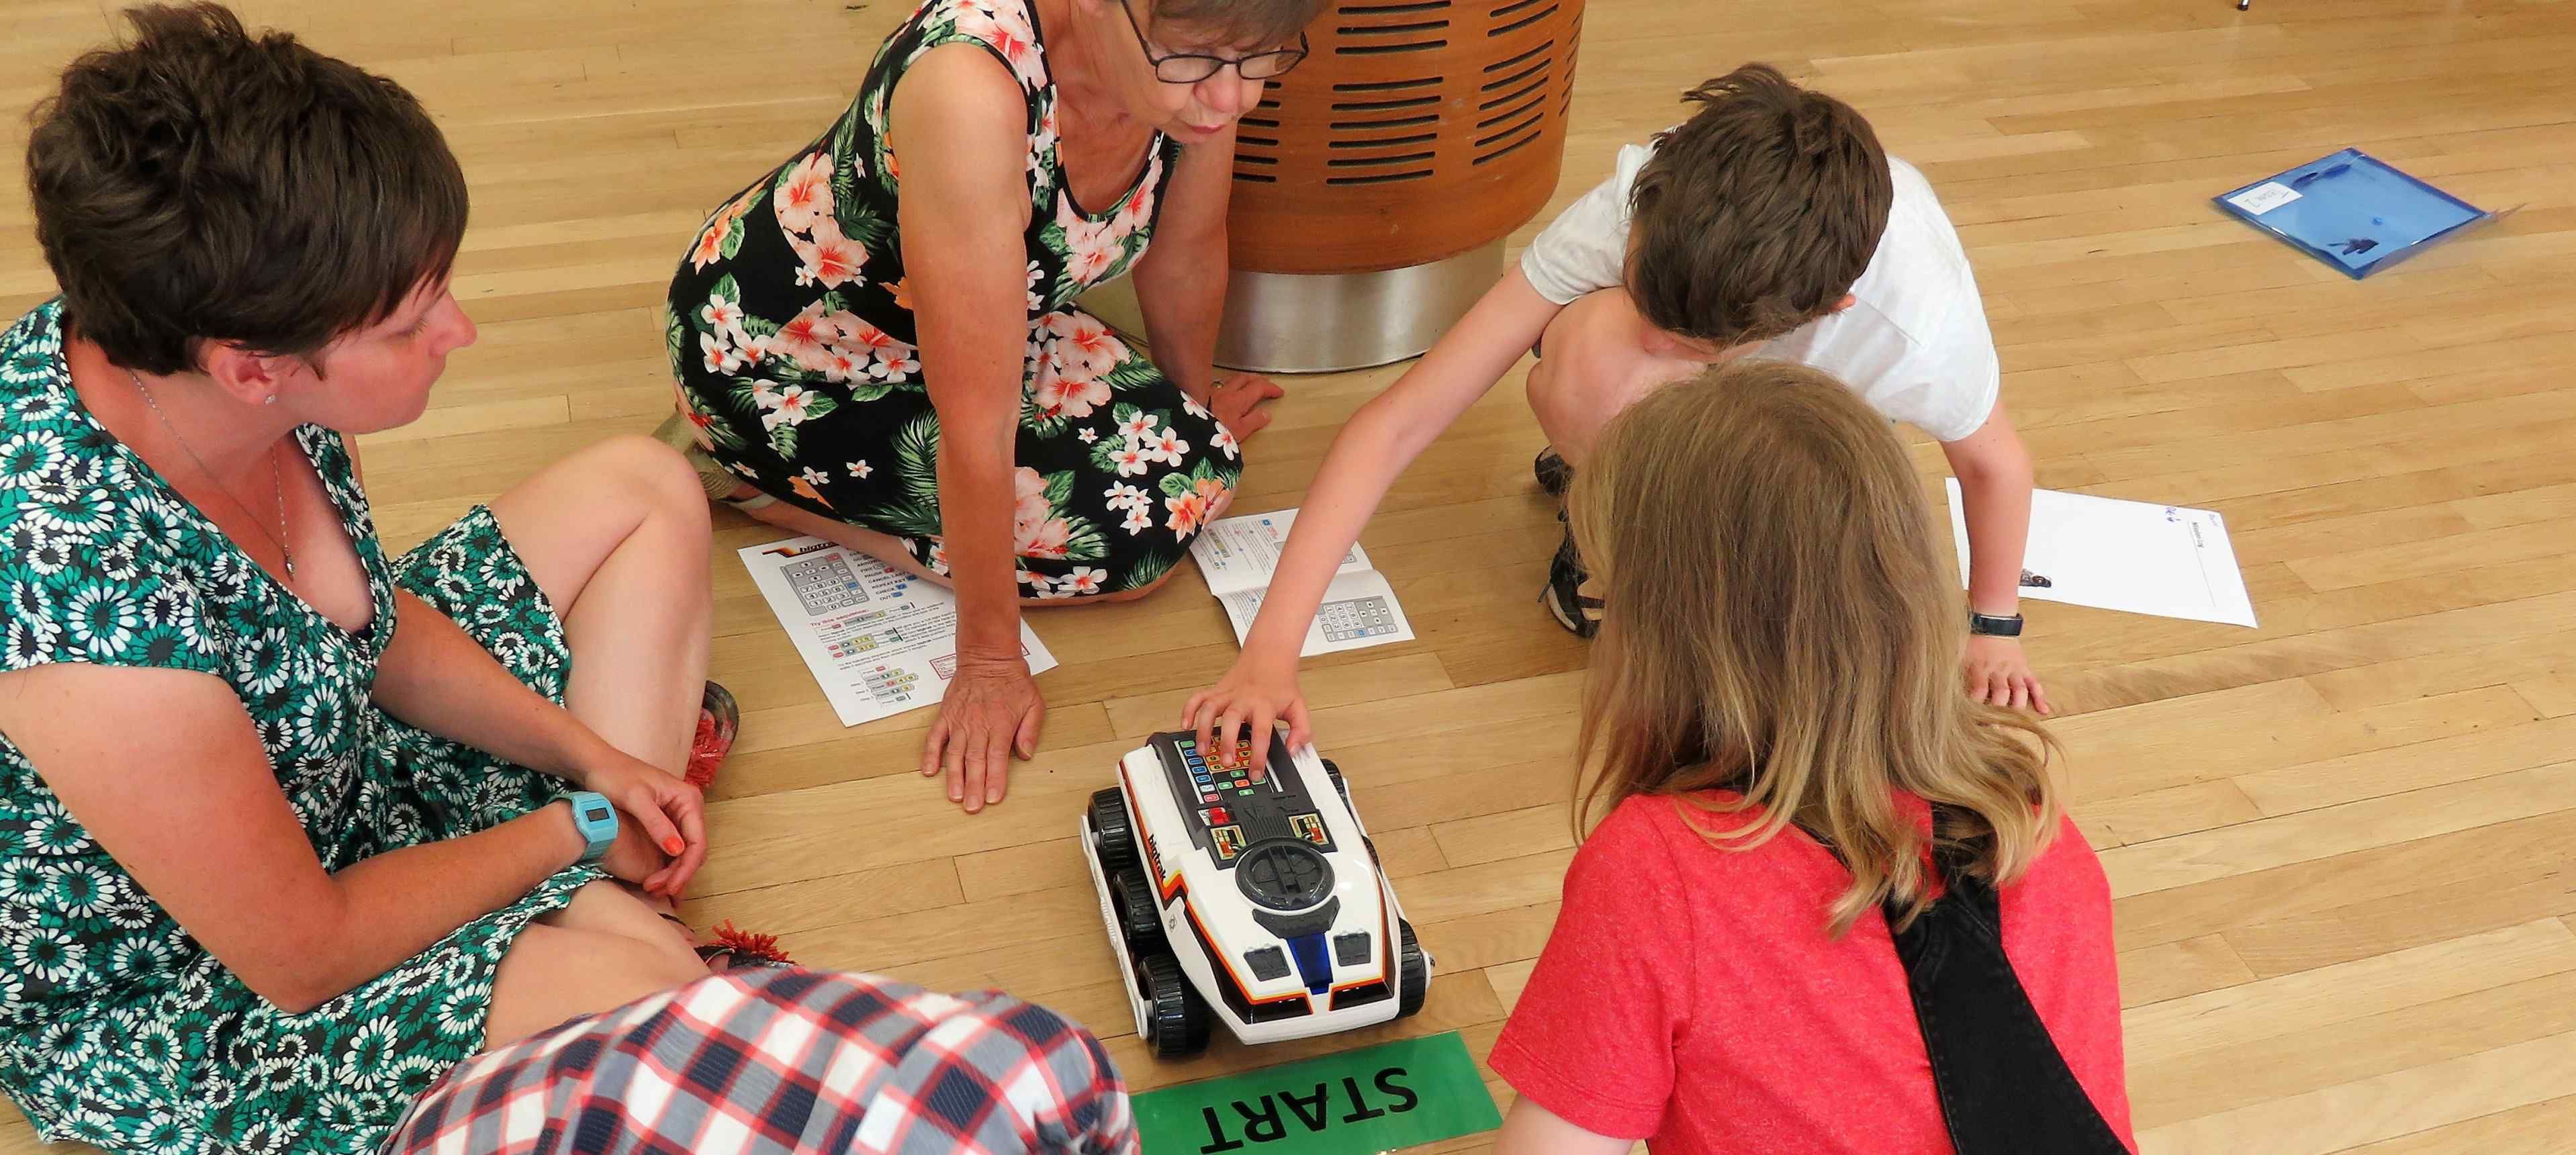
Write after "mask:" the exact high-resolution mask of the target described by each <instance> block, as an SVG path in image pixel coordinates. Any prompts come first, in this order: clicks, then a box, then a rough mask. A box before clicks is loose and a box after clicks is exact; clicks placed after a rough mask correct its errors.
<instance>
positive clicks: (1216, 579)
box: [1190, 509, 1413, 658]
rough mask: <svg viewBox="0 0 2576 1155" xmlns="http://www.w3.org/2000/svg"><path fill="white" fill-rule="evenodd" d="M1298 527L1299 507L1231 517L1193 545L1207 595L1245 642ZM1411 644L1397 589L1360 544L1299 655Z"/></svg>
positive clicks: (1345, 559)
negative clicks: (1373, 565)
mask: <svg viewBox="0 0 2576 1155" xmlns="http://www.w3.org/2000/svg"><path fill="white" fill-rule="evenodd" d="M1296 523H1297V511H1296V510H1293V509H1282V510H1278V511H1275V512H1271V513H1251V514H1245V515H1243V516H1241V517H1229V518H1226V519H1224V520H1221V521H1212V522H1209V523H1208V525H1207V528H1206V529H1205V530H1203V531H1201V532H1200V534H1199V536H1198V538H1197V539H1196V540H1194V541H1192V542H1191V543H1190V556H1191V557H1193V558H1195V559H1197V561H1198V563H1199V572H1200V573H1201V574H1202V575H1204V576H1205V577H1206V578H1207V583H1208V592H1210V593H1213V594H1215V595H1216V598H1217V601H1218V603H1219V604H1221V605H1223V606H1224V607H1225V616H1226V620H1227V621H1228V622H1230V623H1232V624H1233V626H1234V639H1235V641H1236V642H1238V643H1240V642H1241V641H1242V640H1243V639H1244V636H1245V635H1247V634H1250V633H1251V632H1252V622H1253V619H1254V617H1256V616H1257V615H1258V614H1259V613H1260V612H1261V601H1262V598H1263V597H1264V596H1265V595H1267V594H1268V593H1269V590H1270V579H1271V578H1272V576H1274V575H1275V574H1276V573H1277V572H1278V569H1279V555H1280V553H1281V552H1282V551H1284V550H1285V549H1286V548H1287V545H1288V532H1289V530H1290V529H1291V528H1292V527H1293V526H1295V525H1296ZM1411 640H1413V625H1412V623H1410V622H1408V621H1406V620H1405V617H1404V606H1403V604H1402V603H1400V602H1398V601H1396V599H1395V587H1393V586H1391V585H1388V584H1387V581H1386V576H1385V575H1384V574H1381V573H1379V572H1377V570H1375V569H1373V568H1371V567H1370V566H1369V559H1368V552H1367V551H1366V550H1363V549H1361V548H1360V547H1359V546H1358V545H1353V546H1351V549H1350V552H1349V553H1346V554H1344V555H1342V564H1341V566H1340V567H1339V568H1337V569H1335V570H1334V571H1333V580H1332V584H1331V585H1328V586H1326V587H1324V599H1323V602H1322V604H1321V605H1319V606H1318V607H1317V608H1316V611H1315V621H1314V623H1313V624H1312V625H1310V626H1308V627H1307V629H1306V642H1305V646H1304V648H1303V649H1302V650H1300V651H1299V652H1300V654H1301V655H1302V656H1305V657H1310V658H1311V657H1313V656H1315V655H1317V654H1325V653H1332V652H1334V651H1336V650H1357V649H1363V648H1365V647H1368V646H1383V645H1386V644H1388V643H1391V642H1407V641H1411Z"/></svg>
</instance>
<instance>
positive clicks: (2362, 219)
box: [2212, 148, 2495, 280]
mask: <svg viewBox="0 0 2576 1155" xmlns="http://www.w3.org/2000/svg"><path fill="white" fill-rule="evenodd" d="M2212 200H2213V201H2214V202H2215V203H2216V204H2217V205H2218V207H2219V208H2221V209H2224V210H2226V211H2227V212H2229V213H2232V214H2235V215H2236V216H2237V217H2240V218H2242V219H2243V220H2244V221H2245V223H2247V224H2250V225H2252V226H2254V227H2255V228H2258V229H2261V230H2263V231H2264V232H2267V233H2270V234H2272V235H2273V236H2276V237H2279V238H2281V239H2282V240H2284V241H2287V242H2289V243H2290V244H2292V245H2295V246H2297V247H2298V248H2299V249H2300V250H2301V251H2302V252H2305V253H2307V254H2308V255H2309V256H2312V257H2315V258H2316V259H2318V260H2320V261H2324V262H2325V263H2327V264H2329V265H2332V266H2334V267H2335V268H2336V269H2339V270H2341V271H2342V272H2343V274H2344V275H2345V276H2348V277H2352V278H2354V279H2356V280H2358V279H2360V278H2362V277H2367V276H2369V275H2370V274H2372V273H2375V272H2378V271H2379V270H2381V269H2384V268H2387V267H2388V266H2390V265H2393V264H2396V263H2397V262H2399V261H2402V260H2404V259H2406V258H2407V257H2410V256H2413V255H2415V254H2416V253H2419V252H2422V251H2423V250H2425V249H2427V248H2430V247H2431V246H2433V245H2434V244H2435V243H2437V242H2439V241H2441V240H2442V239H2444V238H2446V237H2450V236H2453V235H2456V234H2458V233H2459V232H2461V231H2462V230H2464V229H2467V228H2469V227H2470V226H2473V225H2476V224H2479V223H2481V222H2484V221H2487V220H2490V219H2492V218H2493V217H2494V215H2495V214H2493V213H2490V212H2488V211H2486V210H2485V209H2481V208H2479V207H2477V206H2476V205H2473V204H2470V203H2469V202H2467V201H2464V200H2461V199H2460V198H2458V197H2455V196H2452V195H2451V194H2449V193H2446V192H2443V191H2442V190H2440V189H2437V188H2434V187H2433V186H2431V185H2429V184H2426V183H2424V182H2423V181H2420V180H2417V179H2415V178H2414V177H2411V176H2408V175H2406V174H2405V173H2403V172H2400V171H2398V170H2397V169H2395V168H2392V167H2390V166H2389V165H2388V163H2387V162H2385V161H2382V160H2380V159H2379V158H2377V157H2374V156H2372V155H2370V154H2369V153H2366V152H2363V151H2361V150H2360V149H2355V148H2347V149H2345V150H2343V151H2342V152H2338V153H2335V154H2334V155H2332V156H2328V157H2324V158H2322V159H2319V160H2315V161H2311V162H2309V163H2307V164H2303V165H2300V166H2299V167H2297V168H2294V169H2291V170H2289V171H2287V172H2283V173H2280V174H2278V175H2275V176H2271V177H2267V178H2265V179H2263V180H2258V181H2255V182H2254V183H2252V184H2249V185H2246V186H2245V187H2243V188H2239V189H2235V190H2233V191H2230V192H2226V193H2222V194H2220V195H2218V196H2217V197H2214V198H2212Z"/></svg>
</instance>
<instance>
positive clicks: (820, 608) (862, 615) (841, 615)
mask: <svg viewBox="0 0 2576 1155" xmlns="http://www.w3.org/2000/svg"><path fill="white" fill-rule="evenodd" d="M742 564H743V568H745V569H748V570H750V571H751V580H752V582H753V583H754V584H756V585H758V586H759V587H760V595H761V596H762V597H764V598H767V599H769V609H770V612H771V613H774V614H777V615H778V624H779V625H782V626H785V627H786V628H787V638H788V640H789V641H792V642H794V643H796V652H797V653H798V654H801V655H803V656H804V658H805V667H806V668H807V669H809V670H812V671H813V672H814V680H815V681H817V682H820V683H822V684H823V697H824V698H826V699H828V700H829V701H830V702H831V703H832V710H833V712H834V713H837V714H839V715H840V716H841V724H842V725H844V726H856V725H858V724H859V723H861V722H873V721H875V720H877V719H879V718H884V717H889V716H892V715H895V714H900V713H903V712H904V711H906V710H910V709H913V708H915V707H918V706H927V705H930V704H931V703H933V702H936V701H938V700H940V699H941V698H943V697H946V696H947V695H948V680H949V679H950V678H953V677H955V676H956V675H957V595H955V594H952V593H950V592H948V591H947V590H945V589H942V588H940V587H939V586H937V585H934V584H932V583H930V582H926V581H923V580H921V579H920V578H917V577H914V576H912V575H911V574H908V573H905V572H903V571H901V570H898V569H896V568H894V567H893V566H890V565H887V564H886V563H884V562H881V561H878V560H877V559H875V558H872V557H869V556H868V555H866V554H863V553H859V552H858V551H856V550H852V549H848V548H846V547H843V546H838V545H834V544H832V543H830V542H828V541H825V540H823V539H822V538H819V537H799V538H792V539H789V540H787V541H780V542H772V543H770V544H768V545H755V546H748V547H745V548H744V549H743V550H742ZM1020 653H1021V654H1022V655H1023V656H1025V657H1027V658H1028V660H1029V672H1030V673H1032V674H1037V673H1043V672H1045V671H1047V670H1052V669H1054V668H1055V655H1053V654H1050V653H1048V652H1047V648H1046V645H1045V643H1043V642H1040V641H1038V636H1037V634H1036V632H1035V631H1032V630H1030V629H1029V624H1028V623H1027V622H1026V621H1022V622H1021V623H1020Z"/></svg>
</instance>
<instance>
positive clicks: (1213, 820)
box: [1207, 806, 1234, 826]
mask: <svg viewBox="0 0 2576 1155" xmlns="http://www.w3.org/2000/svg"><path fill="white" fill-rule="evenodd" d="M1207 821H1208V825H1210V826H1223V825H1225V824H1227V823H1229V822H1232V821H1234V816H1233V815H1231V814H1228V813H1226V812H1225V807H1222V806H1217V807H1211V808H1209V810H1208V811H1207Z"/></svg>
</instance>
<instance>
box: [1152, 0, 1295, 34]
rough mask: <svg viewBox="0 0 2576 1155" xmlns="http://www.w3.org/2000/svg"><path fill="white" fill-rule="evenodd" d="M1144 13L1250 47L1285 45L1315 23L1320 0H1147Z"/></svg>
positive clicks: (1157, 19)
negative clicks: (1232, 39) (1203, 29)
mask: <svg viewBox="0 0 2576 1155" xmlns="http://www.w3.org/2000/svg"><path fill="white" fill-rule="evenodd" d="M1113 2H1115V3H1125V2H1126V0H1113ZM1145 10H1146V11H1147V12H1148V13H1150V14H1151V15H1152V19H1153V21H1154V22H1157V23H1159V22H1161V21H1165V20H1169V21H1172V22H1173V23H1176V24H1188V25H1191V26H1193V27H1197V28H1205V29H1207V30H1209V31H1212V32H1216V33H1219V34H1221V35H1224V36H1227V37H1230V38H1235V39H1240V40H1242V41H1244V42H1246V43H1251V44H1285V43H1287V42H1288V41H1291V40H1294V39H1296V38H1297V34H1298V33H1300V32H1303V31H1305V30H1306V26H1307V25H1309V24H1312V23H1314V22H1315V17H1316V16H1318V15H1320V14H1321V13H1322V12H1323V11H1324V0H1148V2H1147V3H1146V4H1145Z"/></svg>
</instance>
